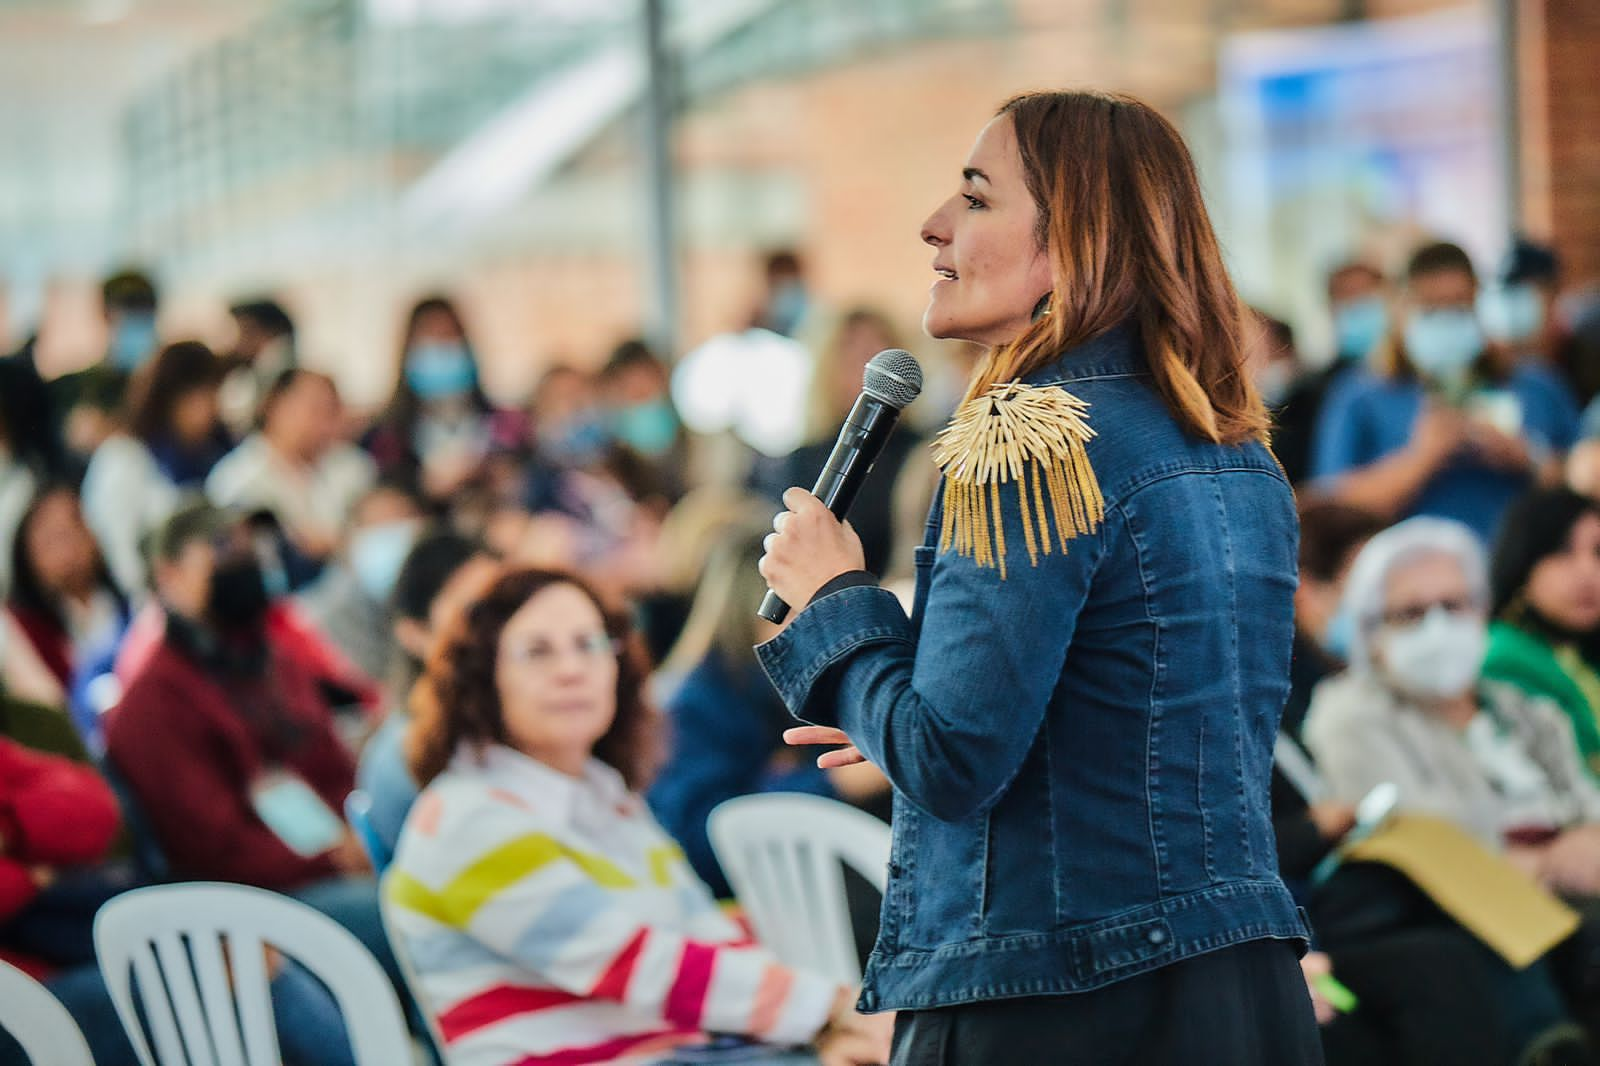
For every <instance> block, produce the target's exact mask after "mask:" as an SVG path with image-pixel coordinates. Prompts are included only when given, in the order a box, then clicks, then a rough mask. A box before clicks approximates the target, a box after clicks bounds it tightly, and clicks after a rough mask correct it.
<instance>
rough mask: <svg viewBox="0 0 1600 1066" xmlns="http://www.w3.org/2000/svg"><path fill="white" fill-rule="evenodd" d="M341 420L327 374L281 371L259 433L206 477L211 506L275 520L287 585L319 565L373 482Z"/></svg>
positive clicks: (366, 460) (368, 462)
mask: <svg viewBox="0 0 1600 1066" xmlns="http://www.w3.org/2000/svg"><path fill="white" fill-rule="evenodd" d="M342 417H343V407H342V406H341V404H340V402H339V391H338V389H337V388H336V387H335V386H334V383H333V380H332V379H331V378H329V377H328V376H327V375H325V374H319V373H316V372H315V371H311V370H288V371H285V372H284V373H283V374H282V375H281V376H280V377H279V378H278V380H277V381H276V382H274V383H273V386H272V389H271V390H270V391H269V392H268V393H267V396H266V399H265V400H264V401H263V403H262V405H261V428H260V430H259V431H257V432H256V433H253V434H251V435H250V436H249V437H247V438H245V440H244V442H243V443H242V444H240V445H239V446H238V447H237V448H235V449H234V450H233V451H231V452H229V453H228V454H227V456H225V457H224V458H223V459H222V461H221V462H219V463H218V464H217V465H216V468H215V469H214V470H212V471H211V476H210V477H208V478H207V479H206V495H207V496H209V497H210V498H211V500H212V502H214V503H216V504H217V505H219V506H222V507H232V508H236V509H240V510H245V511H258V510H259V511H265V512H268V513H270V514H271V515H272V516H273V517H274V518H275V519H276V520H277V523H278V526H279V528H280V529H281V530H282V531H283V533H284V535H285V536H286V537H287V539H288V542H289V545H290V547H291V548H292V550H293V555H292V556H291V558H288V559H285V560H284V565H285V568H286V570H287V571H288V572H289V573H290V584H291V586H293V587H299V586H300V585H302V584H304V583H305V582H306V581H307V580H309V578H311V577H314V576H315V575H316V573H317V572H318V571H319V570H320V567H321V565H322V563H323V562H325V561H326V560H327V558H328V557H329V556H330V555H331V554H332V553H333V552H334V550H335V549H336V548H337V547H338V545H339V536H340V530H342V529H343V528H344V526H345V523H346V522H347V521H348V519H349V517H350V512H351V510H352V509H353V508H354V507H355V504H356V501H357V500H359V499H361V497H362V496H363V495H365V494H366V492H367V491H368V490H369V489H370V488H371V487H372V486H373V484H374V483H375V482H376V480H377V473H376V470H375V469H374V467H373V463H372V460H371V459H369V458H368V457H367V456H366V455H365V454H364V453H363V452H362V451H361V449H359V448H357V447H355V446H354V445H352V444H349V443H347V442H346V441H344V440H343V439H341V437H340V431H341V428H342Z"/></svg>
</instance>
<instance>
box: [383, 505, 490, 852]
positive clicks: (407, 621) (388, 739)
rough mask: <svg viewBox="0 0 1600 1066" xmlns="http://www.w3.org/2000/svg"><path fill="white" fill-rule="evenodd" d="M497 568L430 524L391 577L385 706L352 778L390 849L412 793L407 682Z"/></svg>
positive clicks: (478, 550) (469, 544)
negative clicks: (390, 657)
mask: <svg viewBox="0 0 1600 1066" xmlns="http://www.w3.org/2000/svg"><path fill="white" fill-rule="evenodd" d="M499 569H500V568H499V565H498V564H497V563H495V561H494V560H493V559H492V558H491V557H490V556H488V555H486V554H485V553H484V551H483V548H482V547H481V546H480V545H479V544H478V543H477V542H475V541H472V540H468V539H467V538H465V537H462V536H460V535H459V534H456V533H452V532H448V531H436V532H432V533H425V534H424V535H423V536H422V537H421V538H420V539H419V540H418V541H417V543H416V545H415V546H414V547H413V548H412V549H411V551H410V553H409V554H408V555H407V556H406V558H405V562H404V564H403V565H402V566H401V567H400V573H399V575H398V576H397V577H396V578H395V586H394V594H393V597H392V606H393V612H394V614H393V617H394V623H393V634H394V642H395V647H396V650H397V656H396V659H395V661H394V663H393V665H392V667H391V670H390V673H389V680H388V684H387V703H388V714H387V717H385V719H384V721H383V724H382V725H381V726H379V728H378V731H377V732H376V733H374V734H373V735H372V738H371V739H370V740H369V741H368V742H367V745H366V747H365V748H364V749H363V750H362V752H361V762H360V765H359V766H358V767H357V768H356V782H357V784H359V785H360V786H361V789H362V791H364V792H365V793H366V794H367V797H368V799H370V800H371V804H372V806H371V810H370V813H369V815H368V817H369V820H370V821H371V823H372V827H373V830H374V832H375V833H376V835H377V838H378V840H379V841H380V842H381V844H382V847H383V850H384V851H385V852H386V853H387V854H389V855H393V854H394V850H395V847H396V845H398V844H399V842H400V830H401V827H402V826H403V825H404V824H405V820H406V815H407V814H408V813H410V811H411V805H412V803H413V802H415V801H416V798H417V783H416V780H415V779H414V778H413V777H412V776H411V769H410V767H408V766H407V765H406V759H405V735H406V730H407V729H408V728H409V727H410V724H411V715H410V711H409V703H410V700H411V690H412V688H413V687H414V686H415V685H416V683H417V679H418V678H420V677H421V676H422V669H423V664H424V663H425V662H426V661H427V660H428V658H429V657H430V656H431V655H432V654H433V650H434V648H435V647H436V646H437V645H438V643H439V641H440V640H441V639H442V638H443V636H444V634H445V633H446V632H447V631H448V629H449V627H450V626H451V624H452V623H453V622H454V621H455V620H456V619H457V618H458V617H460V616H461V615H462V614H463V613H464V612H465V611H466V609H467V607H468V605H469V604H470V603H471V602H472V601H473V600H474V599H476V597H477V595H478V593H479V592H480V591H482V589H483V588H484V587H485V586H487V585H488V583H489V582H490V581H491V580H492V579H493V577H494V575H496V574H497V573H498V572H499Z"/></svg>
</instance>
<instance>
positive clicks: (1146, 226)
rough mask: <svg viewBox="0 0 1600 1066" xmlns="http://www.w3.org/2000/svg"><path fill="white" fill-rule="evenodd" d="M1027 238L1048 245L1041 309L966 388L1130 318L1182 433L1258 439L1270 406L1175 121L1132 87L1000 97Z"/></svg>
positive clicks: (1022, 369) (1047, 357) (1015, 372)
mask: <svg viewBox="0 0 1600 1066" xmlns="http://www.w3.org/2000/svg"><path fill="white" fill-rule="evenodd" d="M1001 116H1004V117H1009V118H1010V119H1011V121H1012V124H1013V126H1014V128H1015V131H1016V138H1017V147H1018V149H1019V151H1020V154H1021V156H1022V169H1023V174H1024V176H1025V178H1026V181H1027V185H1028V191H1029V192H1030V193H1031V194H1032V196H1033V200H1034V204H1035V206H1036V207H1037V208H1038V212H1039V228H1038V231H1037V233H1036V235H1035V236H1036V237H1037V240H1038V243H1039V246H1040V247H1042V248H1045V249H1047V250H1048V252H1049V255H1050V258H1051V274H1052V291H1051V294H1050V306H1049V311H1050V313H1049V314H1046V315H1041V316H1039V317H1038V318H1036V319H1035V320H1034V322H1033V324H1032V325H1031V326H1029V327H1028V328H1027V329H1026V330H1024V331H1023V332H1022V335H1021V336H1019V337H1018V338H1017V339H1016V340H1014V341H1012V342H1011V343H1009V344H1006V345H1002V346H1000V347H998V348H996V349H995V350H994V351H992V352H991V353H990V354H989V357H988V358H987V359H986V360H985V361H984V363H982V364H981V365H980V367H979V370H978V373H977V375H976V377H975V378H974V380H973V385H972V389H971V391H970V392H969V394H968V395H969V396H975V395H978V394H979V393H981V392H983V391H984V390H985V389H987V388H988V387H989V386H990V385H993V384H995V383H997V382H1002V381H1010V380H1012V379H1014V378H1018V377H1022V376H1025V375H1027V374H1030V373H1032V372H1033V371H1035V370H1037V369H1038V368H1039V367H1041V366H1044V365H1046V364H1047V363H1049V362H1051V361H1052V360H1054V359H1056V358H1057V357H1058V356H1060V354H1061V353H1062V352H1063V351H1065V350H1066V349H1068V348H1072V347H1075V346H1077V345H1080V344H1083V343H1085V342H1086V341H1089V340H1092V339H1093V338H1094V337H1096V336H1098V335H1100V334H1101V333H1104V332H1105V331H1106V330H1108V329H1110V328H1112V327H1113V326H1115V325H1117V324H1119V323H1121V322H1124V321H1127V320H1130V319H1131V320H1133V321H1134V322H1135V323H1136V324H1137V326H1138V329H1139V331H1140V334H1141V336H1142V339H1143V342H1144V348H1145V353H1146V357H1147V358H1148V360H1149V365H1150V371H1151V373H1152V374H1153V375H1154V377H1155V382H1156V387H1157V388H1158V389H1159V390H1160V392H1161V395H1162V396H1163V397H1164V398H1165V399H1166V402H1167V406H1168V407H1169V408H1170V409H1171V410H1172V413H1173V415H1174V417H1176V418H1177V420H1178V421H1179V423H1180V424H1182V425H1183V427H1184V428H1185V429H1187V430H1188V431H1189V432H1191V433H1193V434H1195V435H1196V436H1199V437H1203V438H1205V439H1207V440H1210V441H1214V442H1217V443H1221V444H1237V443H1240V442H1241V441H1246V440H1251V439H1257V440H1265V439H1266V436H1267V429H1268V426H1269V416H1268V414H1267V410H1266V407H1265V406H1264V405H1263V404H1262V402H1261V398H1260V396H1259V394H1257V392H1256V390H1255V388H1254V386H1253V385H1252V384H1251V383H1250V377H1249V375H1248V374H1247V373H1245V371H1244V366H1243V360H1244V319H1243V315H1242V306H1241V304H1240V301H1239V297H1238V294H1237V293H1236V292H1235V291H1234V288H1233V282H1232V281H1231V280H1230V279H1229V277H1228V270H1227V267H1226V266H1224V265H1223V261H1222V252H1221V249H1220V248H1219V247H1218V245H1217V238H1216V235H1215V234H1214V233H1213V232H1212V230H1211V219H1210V216H1209V215H1208V214H1207V212H1206V207H1205V202H1204V200H1203V198H1202V197H1201V194H1200V180H1199V178H1198V176H1197V175H1196V174H1195V169H1194V162H1193V160H1191V159H1190V157H1189V150H1188V149H1187V148H1186V147H1185V146H1184V143H1183V138H1182V137H1181V136H1179V134H1178V131H1177V130H1176V129H1174V128H1173V127H1172V124H1171V123H1170V122H1168V121H1167V120H1166V119H1164V118H1162V117H1161V115H1159V114H1157V113H1156V111H1155V110H1153V109H1152V108H1151V107H1149V106H1148V105H1146V104H1144V103H1141V102H1140V101H1138V100H1136V99H1134V98H1133V97H1131V96H1123V95H1120V94H1116V93H1102V92H1084V91H1079V92H1037V93H1026V94H1024V95H1022V96H1016V97H1013V98H1012V99H1010V100H1008V101H1006V103H1005V105H1004V106H1003V107H1001V108H1000V110H999V111H998V112H997V117H1001Z"/></svg>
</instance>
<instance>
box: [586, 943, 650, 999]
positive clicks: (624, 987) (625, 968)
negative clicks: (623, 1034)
mask: <svg viewBox="0 0 1600 1066" xmlns="http://www.w3.org/2000/svg"><path fill="white" fill-rule="evenodd" d="M649 936H650V930H648V929H641V930H639V931H638V932H637V933H635V934H634V935H633V939H632V940H630V941H628V946H627V947H625V948H623V949H622V951H621V953H620V954H618V955H617V957H616V958H615V959H614V960H612V963H611V965H610V966H607V967H606V972H605V973H603V974H601V975H600V980H598V981H596V982H595V983H594V988H592V989H591V990H590V991H589V995H590V996H593V997H594V998H595V999H613V1000H616V1001H617V1002H619V1003H621V1002H623V1001H625V1000H626V999H627V998H628V981H629V980H630V979H631V978H632V977H633V968H634V967H635V966H636V965H638V962H639V956H640V954H641V953H643V951H644V942H645V941H646V940H647V939H648V938H649Z"/></svg>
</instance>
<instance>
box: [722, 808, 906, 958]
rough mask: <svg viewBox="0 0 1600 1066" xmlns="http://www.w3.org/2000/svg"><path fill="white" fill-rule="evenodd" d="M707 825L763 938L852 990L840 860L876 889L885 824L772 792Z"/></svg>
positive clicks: (883, 875)
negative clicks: (847, 985)
mask: <svg viewBox="0 0 1600 1066" xmlns="http://www.w3.org/2000/svg"><path fill="white" fill-rule="evenodd" d="M706 828H707V831H708V832H709V834H710V836H711V847H712V849H713V850H714V851H716V853H717V862H719V863H720V864H721V865H722V870H723V872H724V873H726V874H727V875H728V883H729V884H731V885H732V886H733V891H734V895H736V896H738V898H739V902H740V903H741V904H742V905H743V906H744V909H745V911H746V913H748V914H749V916H750V922H751V924H752V925H754V926H755V931H756V936H757V937H759V938H760V940H761V942H762V943H763V944H765V945H766V946H767V947H768V948H769V949H771V950H772V952H773V953H774V954H775V955H777V956H778V958H780V959H782V960H783V961H784V962H785V963H787V964H789V965H790V966H794V967H797V968H801V969H807V970H812V971H815V972H817V973H821V974H824V975H826V976H828V977H831V978H833V979H834V980H836V981H840V982H843V983H845V984H852V985H853V984H859V983H860V981H861V964H860V962H859V960H858V959H857V957H856V944H855V937H854V935H853V934H852V932H851V926H850V908H849V906H848V904H847V901H846V898H845V888H844V870H843V869H842V868H841V866H840V865H839V864H840V862H841V860H842V861H843V862H846V863H849V864H850V866H851V868H853V869H854V870H855V871H856V872H857V873H859V874H861V875H862V876H863V877H865V878H866V879H867V880H868V881H869V882H871V883H872V885H873V886H874V887H876V888H877V889H878V890H879V891H880V892H881V891H883V889H884V886H885V885H886V884H887V882H888V879H889V827H888V826H887V825H885V824H884V823H883V822H880V821H879V820H878V819H876V818H874V817H872V815H870V814H867V813H865V812H863V811H858V810H856V809H855V808H854V807H851V806H848V805H846V804H843V803H840V802H838V801H836V800H830V799H824V798H823V797H821V796H810V795H806V794H804V793H776V792H775V793H769V794H767V795H762V796H740V797H739V798H737V799H731V800H728V801H727V802H726V803H723V804H720V805H718V807H717V808H716V809H715V810H713V811H712V812H711V817H710V819H709V820H708V822H707V825H706Z"/></svg>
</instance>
